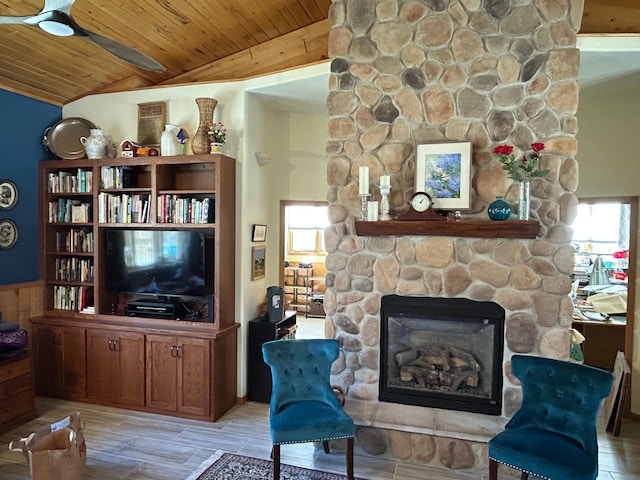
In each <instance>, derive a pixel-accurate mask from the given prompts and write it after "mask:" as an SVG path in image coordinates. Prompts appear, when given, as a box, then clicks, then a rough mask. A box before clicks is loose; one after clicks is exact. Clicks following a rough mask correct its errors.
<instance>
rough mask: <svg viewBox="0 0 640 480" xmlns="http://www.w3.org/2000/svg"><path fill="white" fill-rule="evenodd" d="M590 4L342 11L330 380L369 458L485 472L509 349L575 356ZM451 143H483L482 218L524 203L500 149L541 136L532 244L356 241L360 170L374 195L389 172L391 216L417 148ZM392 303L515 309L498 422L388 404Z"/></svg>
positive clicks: (394, 3)
mask: <svg viewBox="0 0 640 480" xmlns="http://www.w3.org/2000/svg"><path fill="white" fill-rule="evenodd" d="M582 8H583V0H536V1H534V2H531V1H529V0H526V1H525V0H492V1H485V0H451V1H448V2H445V1H441V0H408V1H404V0H334V1H333V2H332V5H331V8H330V12H329V19H330V21H331V23H332V29H331V32H330V38H329V55H330V57H331V59H332V62H331V72H332V73H331V76H330V94H329V97H328V101H327V104H328V110H329V115H330V119H329V125H328V132H329V142H328V144H327V154H328V157H329V161H328V170H327V180H328V184H329V191H328V194H327V199H328V201H329V217H330V221H331V226H330V227H329V228H327V230H326V231H325V244H326V249H327V251H328V252H329V255H328V256H327V260H326V266H327V269H328V275H327V287H328V289H327V292H326V293H325V299H324V306H325V311H326V313H327V321H326V324H325V331H326V336H327V337H333V338H337V339H338V340H339V341H340V342H341V345H342V354H341V357H340V358H339V359H338V361H337V362H336V363H335V364H334V369H333V372H332V382H333V383H334V384H337V385H340V386H342V387H343V388H344V390H345V391H346V392H347V403H346V408H347V411H348V412H349V413H350V414H351V415H352V416H353V418H354V420H355V421H356V424H357V425H358V428H357V432H356V444H357V446H358V448H360V449H362V450H363V451H364V452H365V453H367V454H370V455H380V456H382V457H391V458H398V459H402V460H403V461H409V462H415V463H419V464H426V465H432V466H438V467H444V468H448V469H454V470H456V469H477V470H484V469H486V468H487V452H486V442H487V441H488V440H489V439H490V438H491V437H492V436H493V435H495V434H496V433H498V432H499V431H501V430H502V428H503V426H504V424H505V423H506V421H507V420H508V418H509V417H510V416H511V415H512V414H513V412H514V411H515V410H516V409H517V408H518V406H519V403H520V396H521V392H520V389H519V387H518V384H517V381H516V380H515V379H514V378H513V377H512V376H511V375H510V372H509V358H510V356H511V354H513V353H525V354H534V355H541V356H546V357H552V358H562V359H566V358H568V349H569V336H570V334H569V330H568V328H569V327H570V325H571V311H572V305H571V301H570V299H569V297H568V295H567V294H568V293H569V291H570V277H569V275H570V273H571V272H572V268H573V249H572V248H571V246H570V245H569V242H570V239H571V230H570V228H569V227H568V225H569V224H570V223H571V222H572V220H573V218H574V217H575V213H576V206H577V199H576V197H575V194H574V192H575V190H576V188H577V181H578V165H577V162H576V160H575V154H576V151H577V142H576V139H575V134H576V132H577V121H576V118H575V113H576V111H577V104H578V83H577V73H578V62H579V52H578V50H577V49H576V48H575V44H576V32H577V31H578V29H579V27H580V19H581V16H582ZM447 141H469V142H471V143H472V145H473V153H472V182H471V183H472V195H471V196H472V207H471V209H470V211H468V212H463V216H462V221H465V220H470V219H472V220H486V221H488V220H487V216H486V207H487V205H488V204H489V203H490V202H491V201H493V200H494V199H495V197H496V196H497V195H506V198H507V199H508V200H511V201H513V200H514V197H513V194H514V192H513V191H512V190H514V189H509V186H510V180H508V179H507V178H506V175H505V173H504V171H502V169H501V167H500V164H499V163H498V161H497V159H496V158H495V155H493V154H492V153H491V152H492V149H493V147H495V146H496V145H498V144H502V143H510V144H514V145H515V146H516V148H517V149H519V150H526V149H528V145H529V144H530V143H532V142H533V141H542V142H544V143H545V145H546V149H545V151H544V155H543V157H542V166H543V168H547V169H549V171H550V172H549V174H548V175H547V176H546V177H544V178H542V179H535V181H534V182H533V184H532V218H534V219H536V220H538V221H539V222H540V224H541V229H540V234H539V236H538V238H536V239H517V238H510V239H502V238H483V237H482V236H478V237H475V238H473V237H470V238H458V237H450V236H445V235H443V236H438V235H431V236H421V235H407V236H396V235H384V236H359V235H357V233H356V231H355V228H354V222H355V220H356V218H357V216H358V214H359V207H360V205H359V198H358V179H357V175H358V167H359V166H362V165H367V166H368V167H369V171H370V181H371V186H372V188H371V193H372V198H373V199H374V200H378V199H379V198H380V195H379V190H378V188H377V184H378V178H379V176H380V175H382V174H388V175H390V176H391V186H392V189H391V196H390V199H389V200H390V204H391V209H392V213H395V214H397V213H398V212H401V211H402V210H403V209H404V208H406V204H407V201H408V198H409V197H410V195H411V194H412V193H413V181H414V163H415V146H416V145H418V144H422V143H441V142H447ZM514 221H515V220H514ZM387 294H397V295H407V296H412V295H413V296H432V297H438V296H440V297H448V298H453V297H460V298H469V299H473V300H480V301H493V302H495V303H497V304H498V305H500V306H501V307H502V308H504V309H505V312H506V322H505V354H504V363H503V368H504V374H505V379H504V388H503V414H502V415H500V416H490V415H482V414H474V413H466V412H456V411H449V410H443V409H439V408H426V407H412V406H406V405H399V404H393V403H386V402H380V401H378V379H379V375H380V371H379V354H380V352H379V341H380V330H379V328H380V299H381V298H382V296H384V295H387Z"/></svg>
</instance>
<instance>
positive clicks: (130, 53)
mask: <svg viewBox="0 0 640 480" xmlns="http://www.w3.org/2000/svg"><path fill="white" fill-rule="evenodd" d="M82 30H83V31H84V33H85V34H86V35H87V36H86V37H85V38H87V39H88V40H91V41H92V42H93V43H95V44H96V45H98V46H99V47H101V48H103V49H105V50H106V51H107V52H109V53H111V54H113V55H115V56H116V57H118V58H120V59H122V60H124V61H125V62H129V63H131V64H132V65H135V66H136V67H140V68H143V69H145V70H150V71H152V72H160V73H162V72H164V71H165V70H164V67H163V66H162V65H160V64H159V63H158V62H156V61H155V60H154V59H153V58H151V57H148V56H147V55H145V54H144V53H140V52H138V51H137V50H135V49H133V48H131V47H127V46H126V45H124V44H122V43H120V42H116V41H115V40H112V39H110V38H107V37H103V36H102V35H98V34H97V33H93V32H90V31H88V30H84V29H82Z"/></svg>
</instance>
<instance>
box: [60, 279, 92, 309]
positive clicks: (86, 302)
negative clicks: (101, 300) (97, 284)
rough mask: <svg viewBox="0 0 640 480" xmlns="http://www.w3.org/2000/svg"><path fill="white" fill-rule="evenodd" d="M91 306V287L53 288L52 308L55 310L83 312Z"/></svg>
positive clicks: (64, 286)
mask: <svg viewBox="0 0 640 480" xmlns="http://www.w3.org/2000/svg"><path fill="white" fill-rule="evenodd" d="M91 305H93V287H70V286H66V285H54V286H53V308H55V309H56V310H84V309H85V308H86V307H88V306H91Z"/></svg>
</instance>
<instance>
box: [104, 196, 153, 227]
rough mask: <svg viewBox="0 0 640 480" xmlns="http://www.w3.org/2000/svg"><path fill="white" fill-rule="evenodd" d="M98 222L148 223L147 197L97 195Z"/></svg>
mask: <svg viewBox="0 0 640 480" xmlns="http://www.w3.org/2000/svg"><path fill="white" fill-rule="evenodd" d="M98 221H99V222H100V223H148V222H149V195H147V194H142V195H139V194H136V195H128V194H126V193H123V194H120V195H116V194H111V193H104V192H101V193H100V195H98Z"/></svg>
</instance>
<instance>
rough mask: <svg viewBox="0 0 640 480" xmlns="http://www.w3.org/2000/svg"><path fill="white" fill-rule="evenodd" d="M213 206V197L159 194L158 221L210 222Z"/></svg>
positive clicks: (212, 219)
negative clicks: (200, 197) (183, 196)
mask: <svg viewBox="0 0 640 480" xmlns="http://www.w3.org/2000/svg"><path fill="white" fill-rule="evenodd" d="M214 207H215V203H214V199H213V198H202V199H199V198H193V197H186V198H182V197H179V196H178V195H159V196H158V223H212V222H213V221H214V217H215V216H214Z"/></svg>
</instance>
